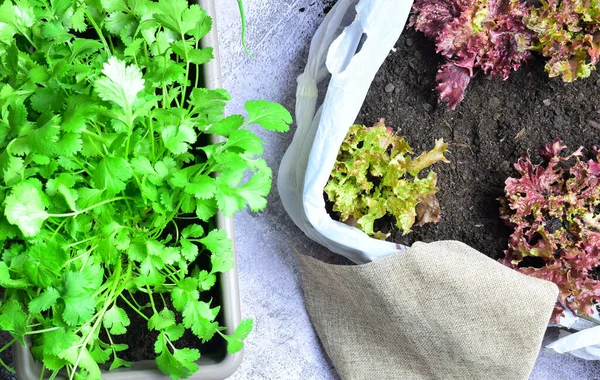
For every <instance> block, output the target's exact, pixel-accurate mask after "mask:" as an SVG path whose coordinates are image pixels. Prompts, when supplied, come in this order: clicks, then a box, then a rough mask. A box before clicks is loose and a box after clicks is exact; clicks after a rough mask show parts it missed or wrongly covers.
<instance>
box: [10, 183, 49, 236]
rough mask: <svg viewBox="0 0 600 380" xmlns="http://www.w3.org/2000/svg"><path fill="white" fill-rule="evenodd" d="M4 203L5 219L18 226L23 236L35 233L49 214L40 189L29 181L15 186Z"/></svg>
mask: <svg viewBox="0 0 600 380" xmlns="http://www.w3.org/2000/svg"><path fill="white" fill-rule="evenodd" d="M4 205H5V206H4V207H5V209H4V215H6V220H8V222H9V223H10V224H14V225H16V226H18V227H19V229H20V230H21V232H22V233H23V235H25V236H35V235H37V234H38V233H39V232H40V230H41V228H42V225H43V224H44V221H45V220H46V219H48V217H49V216H50V215H49V214H48V213H47V212H46V207H45V206H44V203H43V202H42V196H41V195H40V190H39V189H38V188H36V187H35V186H33V185H32V184H31V183H29V182H23V183H20V184H18V185H17V186H15V187H14V188H13V190H12V192H11V193H10V195H9V196H8V197H6V199H5V201H4Z"/></svg>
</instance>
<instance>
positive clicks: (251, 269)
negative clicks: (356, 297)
mask: <svg viewBox="0 0 600 380" xmlns="http://www.w3.org/2000/svg"><path fill="white" fill-rule="evenodd" d="M244 3H245V8H246V16H247V21H248V33H247V42H248V47H249V48H250V50H251V52H252V54H253V55H254V59H251V58H249V57H248V56H246V55H245V54H244V52H243V50H242V48H241V45H240V21H239V13H238V10H237V3H236V1H235V0H219V1H218V5H219V9H218V12H217V24H218V30H219V39H220V44H221V62H222V64H221V65H222V72H223V84H224V87H225V88H226V89H227V90H228V91H229V92H230V93H231V95H232V98H233V100H232V102H231V104H230V106H229V108H228V111H229V112H232V113H242V112H243V104H244V102H245V101H246V100H250V99H267V100H271V101H276V102H279V103H281V104H283V105H284V106H286V107H287V108H288V109H289V110H290V111H292V113H293V110H294V102H295V99H294V95H295V90H296V77H297V76H298V75H299V74H300V73H301V72H302V71H303V69H304V63H305V60H306V57H307V55H308V45H309V43H310V39H311V37H312V35H313V33H314V31H315V30H316V28H317V27H318V25H319V23H320V22H321V20H322V19H323V17H324V16H325V12H326V10H327V8H328V7H330V6H331V3H333V1H327V0H280V1H269V0H245V1H244ZM293 132H294V128H292V131H290V133H287V134H273V133H263V132H261V131H258V133H259V135H260V136H261V137H263V139H264V140H265V141H266V151H265V158H266V160H267V161H268V163H269V164H270V166H271V167H272V168H273V170H274V173H275V175H276V173H277V169H278V167H279V161H280V160H281V157H282V156H283V154H284V152H285V150H286V148H287V146H288V145H289V144H290V142H291V139H292V136H293ZM274 184H275V181H274ZM268 200H269V205H268V206H267V208H266V210H265V211H264V212H262V213H260V214H251V213H249V212H243V213H241V214H239V215H238V216H237V217H236V219H235V225H236V226H235V230H236V239H235V242H236V245H237V255H238V256H237V257H238V265H239V271H240V291H241V297H242V313H243V316H244V317H252V318H254V320H255V323H256V325H255V329H254V331H253V332H252V334H251V335H250V336H249V337H248V339H247V343H246V350H245V358H244V361H243V363H242V365H241V367H240V369H239V371H238V372H237V373H236V374H235V375H234V376H233V377H232V378H233V379H240V380H241V379H302V380H304V379H337V378H338V377H337V375H336V374H335V372H334V369H333V367H332V365H331V363H330V362H329V361H328V359H327V358H326V357H325V354H324V352H323V351H322V347H321V345H320V343H319V340H318V338H317V336H316V334H315V332H314V330H313V328H312V326H311V324H310V321H309V318H308V316H307V315H306V311H305V308H304V303H303V298H302V291H301V288H300V284H299V276H298V266H297V263H296V260H295V258H294V253H293V251H294V249H295V250H298V251H300V252H302V253H307V254H311V255H316V256H319V257H321V258H324V257H328V259H331V256H330V255H329V254H328V253H327V252H325V250H324V249H323V248H322V247H320V246H319V245H317V244H315V243H313V242H312V241H311V240H310V239H308V238H307V237H306V236H305V235H304V234H303V233H302V232H301V231H300V230H299V229H298V228H297V227H296V226H295V225H294V224H293V222H292V221H291V220H290V219H289V218H288V217H287V215H286V213H285V211H284V209H283V206H282V204H281V201H280V200H279V197H278V195H277V189H276V188H275V186H274V188H273V191H272V193H271V195H270V196H269V199H268ZM557 334H558V331H557V330H556V329H550V330H549V331H548V333H547V334H546V338H545V342H547V343H548V342H550V341H552V340H553V339H556V336H557ZM531 379H534V380H546V379H552V380H555V379H556V380H558V379H565V380H566V379H578V380H582V379H590V380H591V379H600V363H597V362H588V361H584V360H579V359H576V358H573V357H569V356H565V355H559V354H556V353H554V352H553V351H551V350H547V349H542V351H541V352H540V355H539V358H538V360H537V362H536V365H535V368H534V370H533V373H532V375H531Z"/></svg>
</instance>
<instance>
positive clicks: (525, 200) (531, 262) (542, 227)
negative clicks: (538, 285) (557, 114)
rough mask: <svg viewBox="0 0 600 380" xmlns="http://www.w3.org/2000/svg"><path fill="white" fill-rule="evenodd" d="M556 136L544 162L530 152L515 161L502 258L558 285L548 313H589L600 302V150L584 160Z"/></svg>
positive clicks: (504, 203)
mask: <svg viewBox="0 0 600 380" xmlns="http://www.w3.org/2000/svg"><path fill="white" fill-rule="evenodd" d="M565 149H566V146H565V145H563V144H562V143H561V142H560V141H559V140H556V141H554V143H552V144H547V145H546V148H545V149H544V150H542V151H541V152H540V155H541V157H542V158H543V160H544V162H543V163H542V164H540V165H534V164H533V163H532V162H531V160H530V158H529V157H528V156H523V157H521V158H520V159H519V160H518V162H517V163H516V164H515V168H516V169H517V171H518V172H519V174H520V177H517V178H508V179H507V180H506V186H505V193H506V196H505V198H502V199H500V202H501V216H502V218H503V219H505V220H506V221H507V222H508V224H509V225H510V226H512V227H513V228H514V232H513V233H512V235H511V236H510V238H509V247H508V249H507V250H506V251H505V257H504V259H502V260H501V262H503V263H504V264H505V265H507V266H509V267H512V268H514V269H516V270H518V271H520V272H522V273H525V274H528V275H531V276H534V277H538V278H542V279H546V280H550V281H552V282H554V283H556V284H557V285H558V287H559V301H560V302H557V304H556V308H555V310H554V313H553V315H552V321H553V322H557V321H558V318H559V317H560V315H561V314H562V311H563V310H564V307H567V308H568V309H570V310H572V311H574V312H576V313H578V314H584V315H591V314H592V311H593V309H592V308H593V307H594V305H595V304H596V303H597V302H598V300H600V281H598V276H597V275H598V264H599V263H600V261H599V253H600V151H599V150H598V149H596V148H594V155H593V156H594V157H593V158H592V159H589V160H587V161H586V160H585V159H584V158H583V153H582V151H583V147H581V148H579V149H578V150H577V151H575V152H574V153H572V154H570V155H563V154H562V152H563V151H564V150H565Z"/></svg>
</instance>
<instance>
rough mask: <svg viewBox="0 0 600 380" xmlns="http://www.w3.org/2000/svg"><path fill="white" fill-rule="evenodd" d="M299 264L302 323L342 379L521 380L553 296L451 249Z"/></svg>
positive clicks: (420, 248)
mask: <svg viewBox="0 0 600 380" xmlns="http://www.w3.org/2000/svg"><path fill="white" fill-rule="evenodd" d="M299 261H300V264H301V268H302V279H303V289H304V294H305V302H306V306H307V309H308V312H309V314H310V317H311V320H312V323H313V325H314V326H315V329H316V331H317V333H318V335H319V337H320V339H321V341H322V343H323V345H324V347H325V350H326V351H327V354H328V355H329V357H330V358H331V360H332V362H333V364H334V366H335V368H336V369H337V371H338V372H339V374H340V375H341V377H342V378H343V379H361V380H362V379H365V380H371V379H377V380H383V379H477V380H480V379H486V380H487V379H489V380H501V379H507V380H518V379H527V377H528V376H529V374H530V372H531V369H532V368H533V364H534V362H535V359H536V357H537V354H538V351H539V349H540V346H541V343H542V338H543V335H544V331H545V329H546V326H547V324H548V320H549V318H550V314H551V312H552V309H553V306H554V303H555V302H556V299H557V295H558V289H557V287H556V285H554V284H552V283H551V282H548V281H544V280H540V279H536V278H532V277H527V276H525V275H523V274H520V273H518V272H516V271H514V270H512V269H509V268H507V267H505V266H503V265H501V264H499V263H498V262H496V261H494V260H492V259H490V258H488V257H486V256H485V255H483V254H481V253H480V252H478V251H476V250H474V249H472V248H470V247H469V246H467V245H465V244H463V243H460V242H456V241H441V242H435V243H428V244H427V243H416V244H415V245H414V246H413V247H412V248H410V249H409V250H408V251H404V252H400V253H398V254H395V255H393V256H389V257H386V258H384V259H381V260H378V261H376V262H372V263H369V264H365V265H357V266H336V265H330V264H325V263H323V262H321V261H318V260H316V259H313V258H311V257H306V256H300V257H299Z"/></svg>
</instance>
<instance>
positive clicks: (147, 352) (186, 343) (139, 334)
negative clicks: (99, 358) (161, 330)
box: [100, 224, 227, 362]
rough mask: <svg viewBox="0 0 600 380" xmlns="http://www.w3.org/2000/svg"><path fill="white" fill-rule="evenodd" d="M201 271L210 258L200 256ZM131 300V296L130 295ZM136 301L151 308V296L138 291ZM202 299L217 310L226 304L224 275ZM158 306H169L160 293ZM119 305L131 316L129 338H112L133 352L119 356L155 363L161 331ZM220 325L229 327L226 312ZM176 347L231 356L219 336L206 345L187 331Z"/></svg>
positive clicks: (103, 336)
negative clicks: (217, 307) (219, 306)
mask: <svg viewBox="0 0 600 380" xmlns="http://www.w3.org/2000/svg"><path fill="white" fill-rule="evenodd" d="M185 225H186V224H181V225H180V227H181V228H183V227H185ZM194 264H195V265H197V266H198V268H210V258H209V257H208V255H203V254H201V255H199V256H198V258H197V259H196V261H195V262H194ZM127 297H128V299H129V300H130V301H131V299H130V298H129V295H127ZM134 297H135V300H136V302H137V303H138V304H140V305H147V304H148V303H149V302H150V298H149V297H148V295H147V294H145V293H141V292H137V293H135V294H134ZM163 297H164V299H165V301H166V302H167V305H166V306H167V308H168V309H170V310H173V311H174V313H175V320H176V321H177V323H181V321H182V318H183V317H182V315H181V313H179V312H178V311H176V310H175V308H174V307H173V306H172V305H171V302H170V296H169V295H166V294H165V295H163ZM200 300H201V301H204V302H210V305H211V306H212V307H216V306H218V305H222V304H223V299H222V297H221V286H220V275H217V282H216V283H215V285H214V286H213V287H212V288H211V289H210V290H208V291H205V292H201V293H200ZM154 302H155V306H156V308H157V310H158V311H160V310H162V309H163V307H164V306H165V305H164V303H163V301H162V299H161V297H160V296H159V295H158V294H155V295H154ZM117 304H118V305H119V306H120V307H122V308H123V309H124V310H125V311H126V312H127V315H128V316H129V319H130V322H131V323H130V325H129V327H127V333H126V334H125V335H113V336H112V339H113V341H114V342H115V343H124V344H127V345H128V346H129V349H127V350H126V351H123V352H120V353H119V358H121V359H123V360H126V361H130V362H137V361H141V360H154V359H155V358H156V357H157V356H158V355H157V354H156V353H155V352H154V343H155V342H156V339H157V337H158V332H157V331H155V330H153V331H150V330H149V329H148V322H147V321H146V320H145V319H144V318H143V317H142V316H140V315H139V314H137V313H136V312H134V311H132V310H131V308H130V307H129V306H128V305H127V304H126V303H125V302H123V300H119V301H117ZM143 312H144V314H145V315H146V316H147V317H151V316H152V310H151V308H146V309H145V310H144V311H143ZM216 321H217V322H219V325H221V326H223V325H224V324H225V322H224V320H223V311H222V308H221V311H220V312H219V314H218V315H217V319H216ZM100 338H101V339H102V341H104V342H108V338H107V337H106V334H105V332H104V330H101V333H100ZM173 345H174V346H175V347H176V348H196V349H198V350H199V351H200V354H201V355H202V357H210V358H212V359H213V360H215V361H217V362H218V361H221V360H223V359H224V358H225V355H226V353H227V351H226V350H227V344H226V342H225V340H224V339H222V338H221V337H220V336H218V334H215V336H214V337H213V339H211V340H210V341H208V342H206V343H202V342H201V341H200V339H198V337H196V336H195V335H194V334H193V333H192V332H191V331H189V330H187V329H186V331H185V334H184V335H183V336H182V337H181V338H180V339H179V340H177V341H175V342H173Z"/></svg>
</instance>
